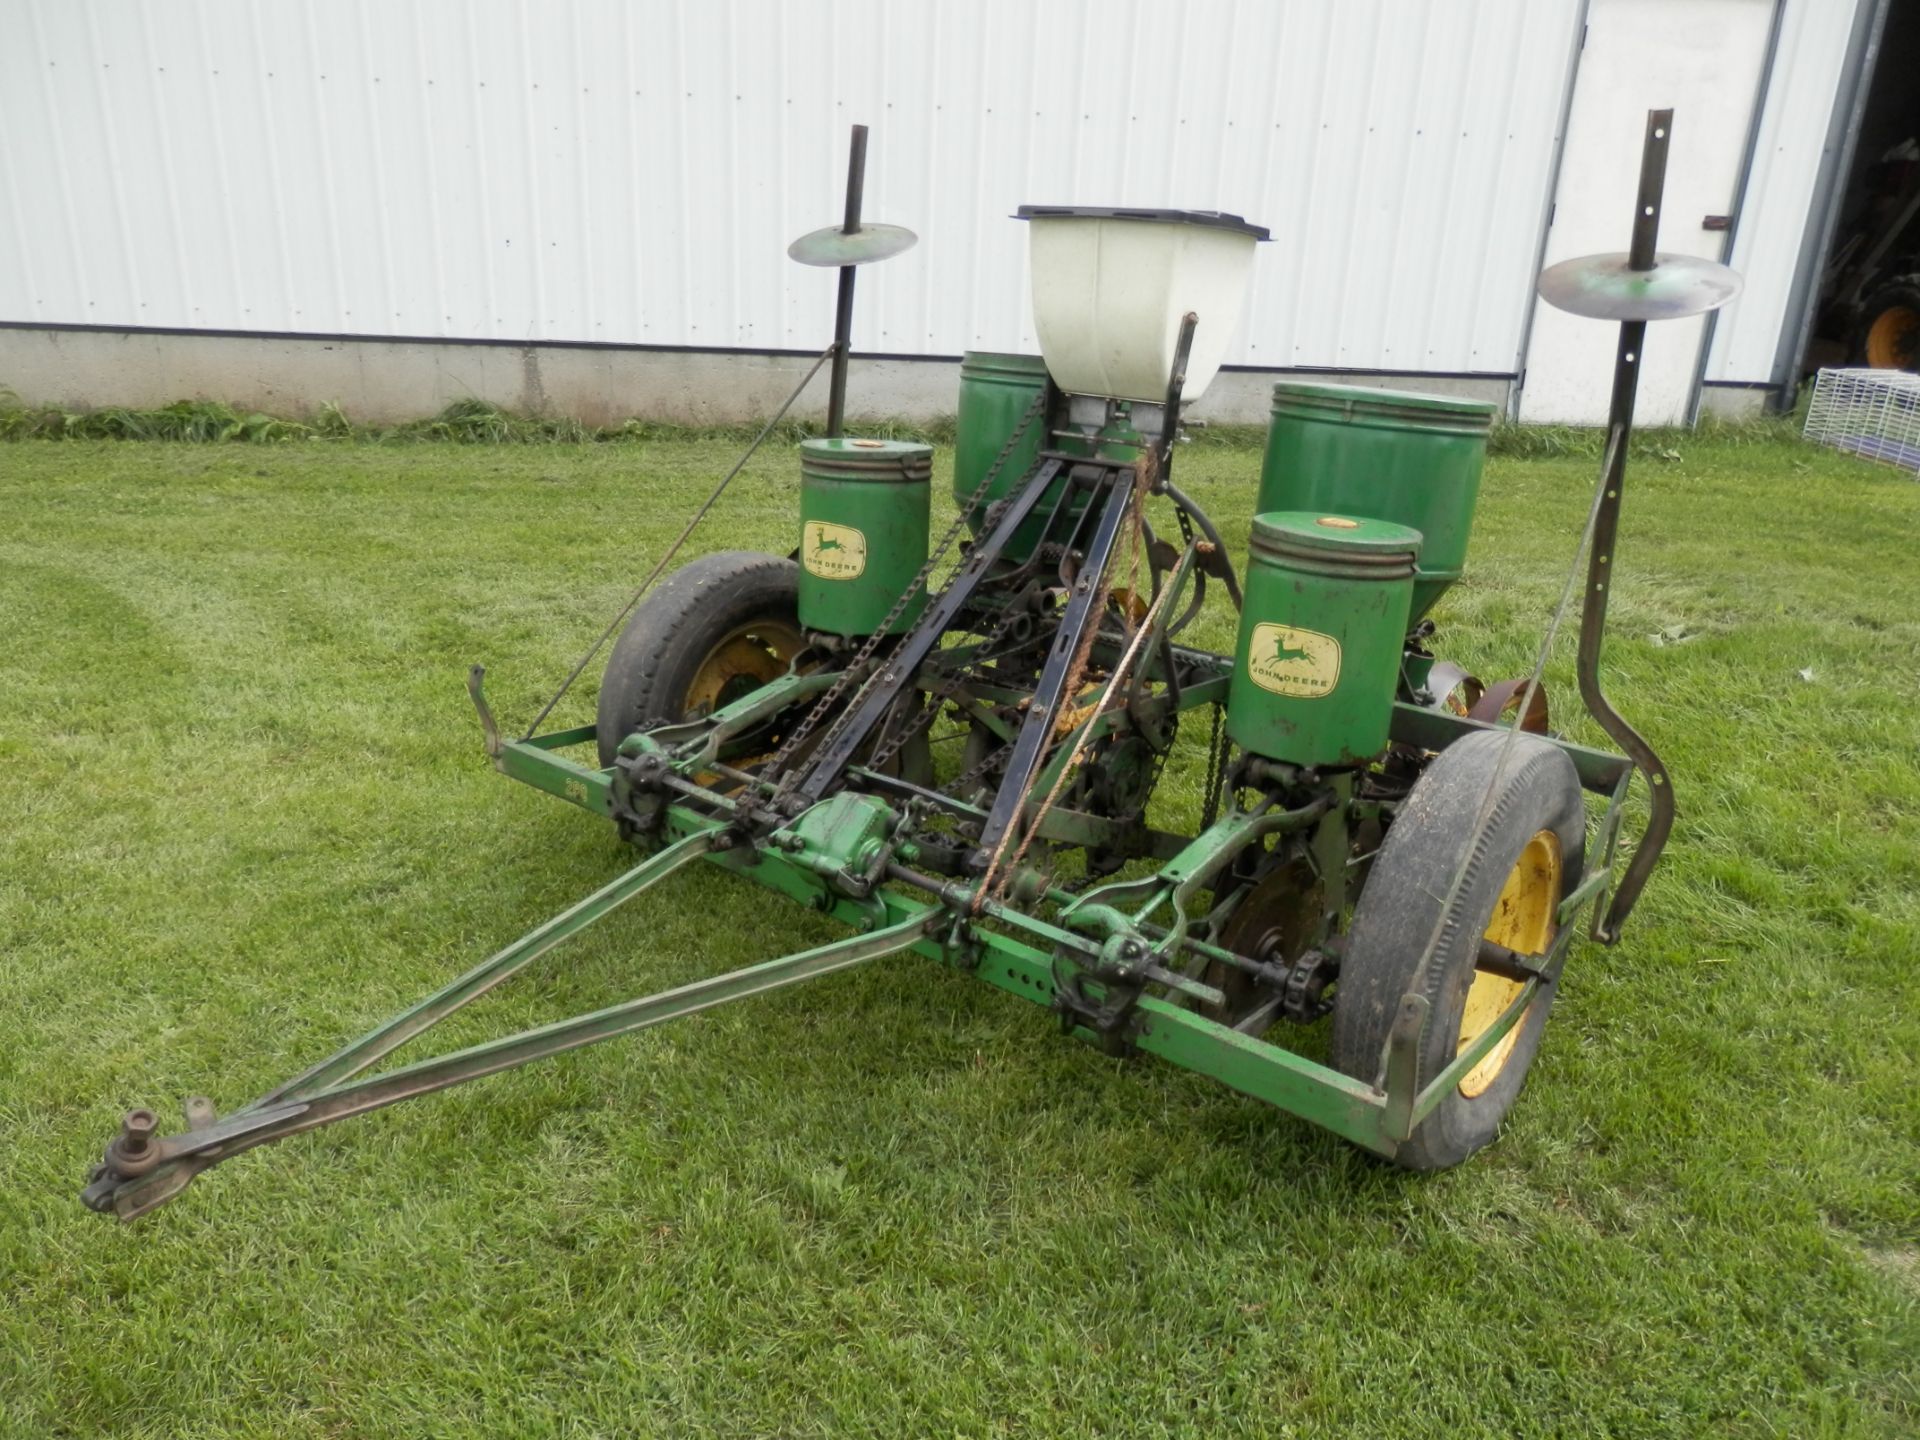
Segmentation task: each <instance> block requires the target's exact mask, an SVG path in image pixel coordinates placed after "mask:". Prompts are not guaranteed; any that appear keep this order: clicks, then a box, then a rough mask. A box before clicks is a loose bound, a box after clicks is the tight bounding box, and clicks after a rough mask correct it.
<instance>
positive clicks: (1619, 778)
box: [1392, 700, 1633, 795]
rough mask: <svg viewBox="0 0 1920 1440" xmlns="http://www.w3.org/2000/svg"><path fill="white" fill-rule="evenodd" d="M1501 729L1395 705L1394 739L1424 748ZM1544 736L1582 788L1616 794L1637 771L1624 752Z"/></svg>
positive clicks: (1420, 707) (1403, 703)
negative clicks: (1564, 760) (1485, 731)
mask: <svg viewBox="0 0 1920 1440" xmlns="http://www.w3.org/2000/svg"><path fill="white" fill-rule="evenodd" d="M1500 728H1502V727H1500V726H1498V725H1489V724H1487V723H1486V722H1485V721H1484V720H1469V719H1468V718H1467V717H1466V716H1464V715H1453V714H1449V713H1448V712H1447V711H1444V710H1429V709H1427V708H1426V707H1425V706H1424V705H1411V704H1408V703H1407V702H1406V701H1404V700H1396V701H1395V702H1394V705H1393V723H1392V736H1393V738H1394V739H1395V740H1397V741H1399V742H1400V743H1402V744H1404V745H1416V746H1418V747H1419V748H1420V749H1422V750H1444V749H1446V748H1447V746H1449V745H1451V744H1452V743H1453V742H1454V741H1456V740H1458V739H1460V738H1461V737H1463V736H1466V735H1471V734H1473V733H1474V732H1475V731H1478V730H1498V729H1500ZM1540 738H1541V739H1543V740H1546V741H1548V742H1549V743H1551V744H1553V745H1554V746H1556V747H1557V748H1558V749H1559V750H1560V751H1561V752H1562V753H1563V754H1565V755H1566V757H1567V758H1568V759H1569V760H1571V761H1572V762H1573V769H1574V773H1575V774H1577V775H1578V776H1579V777H1580V786H1581V788H1582V789H1585V790H1591V791H1592V792H1593V793H1594V794H1596V795H1609V794H1612V793H1613V792H1614V791H1615V790H1616V789H1617V788H1618V787H1619V786H1620V785H1621V784H1622V783H1623V782H1624V781H1625V780H1627V779H1628V778H1629V777H1631V776H1632V774H1633V762H1632V761H1631V760H1629V759H1627V758H1626V757H1625V756H1624V755H1615V754H1613V753H1612V752H1610V751H1607V750H1595V749H1593V748H1592V747H1591V746H1588V745H1576V744H1574V743H1573V742H1572V741H1571V740H1563V739H1561V738H1560V737H1559V736H1558V735H1543V736H1541V737H1540Z"/></svg>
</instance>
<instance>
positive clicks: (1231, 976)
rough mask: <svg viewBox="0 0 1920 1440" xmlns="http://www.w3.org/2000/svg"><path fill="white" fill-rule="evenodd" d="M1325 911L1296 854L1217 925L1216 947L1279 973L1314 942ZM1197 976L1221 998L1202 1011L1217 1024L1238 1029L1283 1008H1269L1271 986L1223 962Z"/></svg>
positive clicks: (1308, 867) (1312, 876)
mask: <svg viewBox="0 0 1920 1440" xmlns="http://www.w3.org/2000/svg"><path fill="white" fill-rule="evenodd" d="M1325 909H1326V904H1325V898H1324V890H1323V888H1322V886H1321V884H1320V880H1319V877H1317V876H1316V875H1315V874H1314V873H1313V866H1312V865H1311V864H1310V863H1308V861H1307V859H1306V857H1305V856H1299V857H1297V858H1295V859H1293V860H1291V861H1289V862H1287V863H1286V864H1284V865H1280V866H1276V867H1275V868H1274V869H1273V870H1272V871H1271V872H1270V873H1269V874H1268V875H1267V876H1266V877H1265V878H1264V879H1262V880H1259V881H1257V882H1255V884H1254V886H1253V888H1252V889H1251V890H1249V891H1248V892H1247V894H1246V896H1245V898H1243V899H1242V900H1241V901H1240V904H1239V905H1238V907H1236V908H1235V910H1234V912H1233V914H1232V915H1231V916H1229V917H1228V919H1227V923H1226V924H1225V925H1223V926H1221V927H1220V934H1219V937H1218V940H1217V941H1216V943H1217V944H1219V946H1220V947H1221V948H1222V949H1224V950H1231V951H1233V952H1234V953H1235V954H1236V955H1244V956H1246V957H1247V958H1248V959H1250V960H1257V961H1259V962H1260V963H1261V964H1263V965H1268V966H1273V967H1275V968H1277V969H1285V968H1286V967H1288V966H1291V965H1292V964H1293V963H1294V961H1296V960H1298V959H1299V958H1300V957H1301V956H1303V955H1305V954H1306V953H1307V952H1308V950H1309V949H1310V948H1311V947H1312V945H1313V943H1314V942H1315V940H1317V939H1318V938H1319V934H1320V929H1321V920H1322V917H1323V915H1324V912H1325ZM1201 978H1202V979H1204V980H1205V981H1206V982H1207V984H1209V985H1211V986H1213V987H1214V988H1215V989H1216V990H1218V991H1220V993H1221V995H1222V996H1224V997H1225V998H1224V999H1223V1001H1222V1003H1221V1004H1219V1005H1218V1006H1209V1007H1206V1008H1205V1009H1204V1011H1203V1013H1204V1014H1205V1015H1206V1016H1207V1018H1208V1019H1210V1020H1217V1021H1219V1022H1220V1023H1221V1024H1222V1025H1234V1026H1239V1025H1241V1024H1243V1023H1244V1022H1246V1021H1247V1020H1248V1019H1249V1018H1250V1017H1252V1016H1254V1015H1256V1014H1258V1013H1259V1012H1260V1011H1262V1010H1269V1009H1270V1010H1271V1012H1272V1015H1273V1016H1276V1017H1277V1016H1278V1014H1279V1013H1280V1011H1281V1009H1282V1008H1283V1006H1284V999H1282V1003H1281V1005H1275V1004H1273V1002H1274V1000H1275V999H1276V998H1280V997H1276V995H1275V993H1274V989H1273V987H1272V986H1271V985H1263V984H1262V983H1261V982H1260V980H1259V978H1258V977H1256V976H1255V975H1253V974H1250V973H1249V972H1248V971H1246V970H1243V969H1240V968H1239V967H1237V966H1233V965H1228V964H1227V963H1225V962H1224V961H1220V960H1214V961H1211V962H1209V963H1208V965H1207V968H1206V970H1205V972H1204V973H1203V974H1202V976H1201Z"/></svg>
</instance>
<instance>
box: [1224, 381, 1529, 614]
mask: <svg viewBox="0 0 1920 1440" xmlns="http://www.w3.org/2000/svg"><path fill="white" fill-rule="evenodd" d="M1493 416H1494V407H1493V406H1492V405H1490V404H1488V403H1486V402H1485V401H1481V400H1465V399H1460V398H1458V397H1455V396H1450V395H1420V394H1415V393H1413V392H1411V391H1403V390H1374V389H1366V388H1362V387H1360V386H1355V385H1324V384H1318V383H1311V382H1305V381H1293V380H1283V381H1281V382H1280V383H1279V384H1277V385H1275V386H1274V387H1273V410H1272V420H1271V423H1270V425H1269V426H1268V429H1267V453H1266V459H1265V461H1264V462H1263V464H1262V467H1261V471H1260V499H1259V504H1258V508H1259V509H1260V510H1263V511H1266V510H1320V511H1331V512H1333V513H1334V514H1339V515H1366V516H1371V517H1373V518H1376V519H1380V520H1391V521H1394V522H1395V523H1397V524H1400V525H1406V526H1409V527H1410V528H1412V529H1415V530H1418V531H1419V532H1420V533H1421V535H1422V536H1424V537H1425V543H1424V544H1423V545H1422V546H1421V549H1420V570H1419V576H1418V579H1417V581H1416V582H1415V584H1414V589H1413V605H1412V608H1411V611H1410V612H1409V615H1408V619H1407V623H1408V624H1409V625H1413V624H1416V623H1418V622H1419V620H1420V619H1421V618H1422V617H1424V616H1425V615H1426V613H1427V612H1428V611H1429V610H1431V609H1432V608H1433V605H1434V602H1435V601H1436V600H1438V599H1439V598H1440V596H1441V595H1442V594H1444V593H1445V592H1446V589H1447V587H1448V586H1449V585H1451V584H1452V583H1453V582H1454V581H1455V580H1457V579H1459V578H1460V574H1461V571H1462V569H1463V568H1464V567H1465V565H1466V562H1467V540H1468V537H1469V535H1470V534H1471V532H1472V529H1473V510H1474V504H1475V502H1476V501H1477V500H1478V498H1479V495H1480V472H1481V469H1482V467H1483V466H1484V465H1485V464H1486V458H1487V431H1488V429H1489V427H1490V426H1491V425H1492V424H1493Z"/></svg>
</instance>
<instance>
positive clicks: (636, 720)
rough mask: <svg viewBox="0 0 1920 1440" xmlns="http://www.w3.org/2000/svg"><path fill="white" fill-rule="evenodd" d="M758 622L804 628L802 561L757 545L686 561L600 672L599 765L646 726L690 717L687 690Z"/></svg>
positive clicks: (644, 607) (646, 604)
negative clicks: (737, 634) (720, 649)
mask: <svg viewBox="0 0 1920 1440" xmlns="http://www.w3.org/2000/svg"><path fill="white" fill-rule="evenodd" d="M756 620H766V621H771V622H776V623H778V624H780V625H782V626H785V627H787V628H789V629H791V630H793V631H795V632H796V633H797V632H798V631H799V629H800V567H799V566H798V565H796V564H795V563H794V562H793V561H791V560H787V559H783V558H781V557H779V556H776V555H763V554H761V553H760V552H758V551H755V550H723V551H721V552H720V553H719V554H717V555H703V556H701V557H700V558H699V559H698V560H694V561H691V562H689V563H688V564H686V565H683V566H681V567H680V568H679V569H678V570H676V571H674V572H673V574H671V575H669V576H668V577H667V578H666V579H665V580H664V581H662V582H661V583H660V584H659V585H658V586H657V587H655V589H654V590H653V592H652V593H651V594H649V595H648V596H647V598H646V599H645V600H643V601H642V602H641V603H640V607H639V608H638V609H637V610H635V611H634V612H633V614H632V615H631V616H629V617H628V619H627V625H626V628H625V629H624V630H622V631H621V632H620V638H619V639H618V640H616V641H615V642H614V646H613V653H612V654H611V655H609V656H608V657H607V668H606V670H605V671H604V672H602V674H601V678H600V705H599V711H598V714H597V716H596V718H595V730H596V732H597V739H598V741H599V747H600V763H601V764H602V765H603V766H604V765H611V764H612V763H613V757H614V753H615V752H616V751H617V750H618V749H619V748H620V742H621V741H622V740H624V739H626V738H627V736H629V735H631V734H632V733H633V732H634V731H636V730H639V729H642V728H644V727H645V726H646V725H648V724H650V723H651V724H663V723H666V722H669V721H673V720H683V719H688V718H690V717H689V716H688V715H687V713H686V703H685V702H686V696H687V691H688V690H689V689H690V688H691V687H692V685H693V682H694V678H695V676H696V675H697V673H698V672H699V669H700V667H701V665H702V664H703V663H704V662H705V661H706V659H707V657H708V656H709V655H710V654H712V653H713V648H714V646H715V645H717V644H719V643H720V641H721V640H722V639H724V638H725V637H726V636H727V635H728V634H729V633H731V632H732V631H734V630H737V629H738V628H739V627H740V626H742V625H748V624H751V623H753V622H754V621H756Z"/></svg>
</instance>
